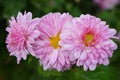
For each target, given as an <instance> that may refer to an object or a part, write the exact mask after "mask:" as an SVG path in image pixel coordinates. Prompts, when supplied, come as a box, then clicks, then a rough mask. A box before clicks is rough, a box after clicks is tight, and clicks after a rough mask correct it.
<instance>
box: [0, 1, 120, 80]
mask: <svg viewBox="0 0 120 80" xmlns="http://www.w3.org/2000/svg"><path fill="white" fill-rule="evenodd" d="M19 11H21V12H24V11H27V12H28V11H30V12H32V13H33V17H42V16H43V15H45V14H47V13H49V12H60V13H63V12H68V13H70V14H71V15H72V16H76V17H77V16H80V14H91V15H94V16H96V17H99V18H101V19H102V20H104V21H106V22H107V24H109V25H110V27H113V28H115V29H117V31H120V5H119V4H118V5H117V6H116V7H114V8H112V9H111V10H101V9H100V8H99V7H98V5H96V4H95V3H93V0H0V80H66V79H67V80H120V43H119V42H117V41H115V42H116V43H117V44H118V46H119V47H118V49H117V50H116V51H115V52H114V54H113V57H112V58H110V64H109V65H108V66H103V65H99V66H97V68H96V70H95V71H89V70H88V71H86V72H85V71H84V70H83V68H82V67H80V68H79V67H76V66H73V67H72V68H71V70H68V71H64V72H57V71H55V70H52V71H44V70H43V68H42V66H40V65H39V62H38V60H37V59H35V58H34V57H32V56H31V55H29V56H28V58H27V60H25V61H24V60H22V61H21V62H20V64H17V62H16V58H15V57H13V56H9V52H8V51H7V49H6V44H5V40H6V36H7V32H6V31H5V28H6V27H7V26H8V25H9V23H8V20H10V17H11V16H16V15H17V13H18V12H19ZM103 34H104V33H103Z"/></svg>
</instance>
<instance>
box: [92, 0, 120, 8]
mask: <svg viewBox="0 0 120 80" xmlns="http://www.w3.org/2000/svg"><path fill="white" fill-rule="evenodd" d="M94 2H95V3H96V4H98V5H99V6H100V7H101V8H102V9H111V8H113V7H114V6H115V5H117V4H118V3H119V2H120V0H94Z"/></svg>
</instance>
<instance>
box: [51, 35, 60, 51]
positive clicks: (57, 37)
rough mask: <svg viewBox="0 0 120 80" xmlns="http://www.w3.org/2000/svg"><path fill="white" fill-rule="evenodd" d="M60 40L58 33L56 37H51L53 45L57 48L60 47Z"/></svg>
mask: <svg viewBox="0 0 120 80" xmlns="http://www.w3.org/2000/svg"><path fill="white" fill-rule="evenodd" d="M59 41H60V37H59V34H57V35H56V36H55V37H52V38H50V42H51V46H52V47H54V48H55V49H56V48H58V47H60V46H59V44H58V43H59Z"/></svg>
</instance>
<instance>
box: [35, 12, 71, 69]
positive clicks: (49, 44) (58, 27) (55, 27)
mask: <svg viewBox="0 0 120 80" xmlns="http://www.w3.org/2000/svg"><path fill="white" fill-rule="evenodd" d="M70 20H72V16H70V15H69V14H68V13H63V14H60V13H49V14H47V15H45V16H43V17H42V18H41V20H40V22H39V25H38V26H37V29H38V30H39V31H40V32H41V35H40V36H39V37H38V38H37V39H36V41H35V44H34V51H35V53H36V57H37V58H39V59H40V64H41V65H43V68H44V70H47V69H49V70H51V69H56V70H57V71H63V70H66V69H69V68H70V66H71V64H70V60H69V58H68V56H69V54H68V52H67V51H65V50H64V49H63V48H62V46H61V45H60V44H59V42H60V41H61V37H60V35H61V32H62V29H63V27H64V26H65V24H67V23H68V22H69V21H70Z"/></svg>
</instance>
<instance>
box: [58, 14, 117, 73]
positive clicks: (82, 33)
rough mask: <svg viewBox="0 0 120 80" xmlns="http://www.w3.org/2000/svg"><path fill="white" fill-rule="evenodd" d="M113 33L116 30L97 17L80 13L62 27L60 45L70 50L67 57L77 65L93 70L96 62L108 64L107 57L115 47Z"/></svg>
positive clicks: (110, 55)
mask: <svg viewBox="0 0 120 80" xmlns="http://www.w3.org/2000/svg"><path fill="white" fill-rule="evenodd" d="M115 34H116V30H115V29H111V28H109V26H108V25H106V23H105V22H104V21H101V20H100V19H99V18H96V17H94V16H91V15H89V14H87V15H81V16H80V17H78V18H74V19H73V20H72V22H71V23H70V24H68V25H66V27H64V29H63V32H62V34H61V35H60V37H61V41H62V42H60V45H62V47H63V48H64V49H66V50H68V51H71V53H70V57H69V58H70V60H71V61H76V65H77V66H83V68H84V70H85V71H87V70H88V68H89V69H90V70H94V69H95V68H96V66H97V65H98V64H103V65H108V64H109V59H108V58H109V57H112V54H113V51H114V50H116V49H117V45H116V44H115V43H114V42H113V41H112V40H111V38H114V37H115V36H114V35H115Z"/></svg>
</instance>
